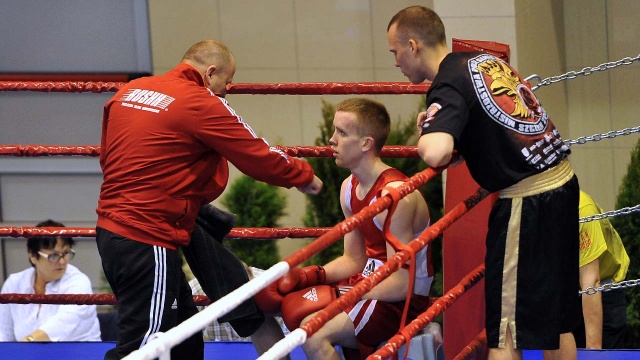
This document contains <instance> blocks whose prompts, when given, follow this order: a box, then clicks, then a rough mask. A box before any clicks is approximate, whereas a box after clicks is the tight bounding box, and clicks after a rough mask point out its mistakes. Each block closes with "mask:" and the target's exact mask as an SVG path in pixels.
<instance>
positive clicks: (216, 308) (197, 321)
mask: <svg viewBox="0 0 640 360" xmlns="http://www.w3.org/2000/svg"><path fill="white" fill-rule="evenodd" d="M289 270H290V268H289V264H288V263H287V262H286V261H280V262H279V263H277V264H275V265H273V266H272V267H270V268H269V269H268V270H266V271H265V272H264V273H262V274H260V276H257V277H255V278H254V279H252V280H251V281H249V282H247V283H246V284H244V285H242V286H241V287H239V288H237V289H236V290H234V291H232V292H230V293H229V294H227V295H225V296H223V297H222V298H220V299H219V300H218V301H216V302H214V303H212V304H211V305H209V306H207V307H206V308H205V309H204V310H202V311H200V312H198V313H197V314H195V315H193V316H192V317H190V318H189V319H187V320H185V321H183V322H182V323H180V324H178V325H176V326H175V327H173V328H171V329H170V330H169V331H167V332H166V333H157V334H158V335H157V336H156V337H155V338H154V339H153V340H151V341H149V342H148V343H147V344H146V345H144V346H143V347H141V348H140V349H138V350H136V351H134V352H132V353H131V354H129V355H128V356H127V357H125V358H124V359H126V360H152V359H155V358H157V357H159V356H161V354H162V356H161V359H170V357H165V356H166V355H167V354H166V353H168V352H170V351H171V348H172V347H174V346H176V345H178V344H179V343H181V342H182V341H184V340H185V339H187V338H188V337H189V336H191V335H193V334H195V333H197V332H198V331H202V329H204V328H206V327H207V325H209V324H210V323H211V322H213V321H215V320H217V319H219V318H220V317H221V316H223V315H225V314H227V313H228V312H230V311H231V310H233V309H235V308H236V307H237V306H238V305H240V304H242V303H243V302H244V301H245V300H247V299H249V298H250V297H252V296H253V295H255V294H257V293H258V292H259V291H260V290H262V289H264V288H266V287H267V286H268V285H269V284H271V283H272V282H274V281H276V280H277V279H279V278H281V277H283V276H284V275H285V274H286V273H287V272H289ZM302 332H304V331H302ZM305 338H306V333H305Z"/></svg>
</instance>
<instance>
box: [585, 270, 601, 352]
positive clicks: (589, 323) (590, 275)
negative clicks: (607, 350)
mask: <svg viewBox="0 0 640 360" xmlns="http://www.w3.org/2000/svg"><path fill="white" fill-rule="evenodd" d="M599 285H600V262H599V261H598V259H595V260H594V261H592V262H590V263H588V264H586V265H584V266H582V267H580V287H581V288H582V290H585V289H586V288H587V287H589V286H599ZM582 314H583V316H584V333H585V339H586V346H587V348H589V349H601V348H602V293H601V292H599V291H598V292H597V293H595V294H593V295H587V294H582Z"/></svg>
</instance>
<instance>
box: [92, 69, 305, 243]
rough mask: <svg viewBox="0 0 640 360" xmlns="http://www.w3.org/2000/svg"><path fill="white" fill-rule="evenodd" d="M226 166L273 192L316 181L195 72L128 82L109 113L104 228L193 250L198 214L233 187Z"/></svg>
mask: <svg viewBox="0 0 640 360" xmlns="http://www.w3.org/2000/svg"><path fill="white" fill-rule="evenodd" d="M227 159H228V160H229V161H231V163H232V164H233V165H235V166H236V167H237V168H238V169H239V170H240V171H242V172H243V173H245V174H247V175H249V176H251V177H253V178H255V179H257V180H260V181H264V182H266V183H269V184H272V185H277V186H283V187H293V186H295V187H304V186H306V185H308V184H310V183H311V181H312V179H313V169H312V168H311V166H310V165H309V164H308V163H307V162H305V161H302V160H299V159H295V158H291V157H289V156H287V155H286V154H284V153H283V152H281V151H279V150H278V149H276V148H273V147H270V146H269V144H268V143H267V142H266V141H265V140H264V139H262V138H259V137H257V136H256V134H255V133H254V131H253V129H251V127H250V126H249V125H248V124H246V123H245V122H244V121H243V120H242V117H240V116H239V115H237V114H236V113H235V111H234V110H233V109H232V108H231V107H230V106H229V104H228V103H227V101H226V100H225V99H223V98H220V97H217V96H215V95H214V94H213V93H212V92H211V91H209V89H207V88H206V87H204V82H203V80H202V77H201V76H200V74H199V73H198V71H197V70H196V69H195V68H193V67H192V66H190V65H188V64H180V65H178V66H177V67H176V68H174V69H173V70H171V71H169V72H168V73H166V74H165V75H160V76H151V77H145V78H140V79H137V80H134V81H131V82H129V83H128V84H126V85H125V86H124V87H123V88H122V89H121V90H120V91H118V93H117V94H116V95H115V96H114V97H113V98H111V100H109V101H108V102H107V103H106V105H105V106H104V114H103V118H102V140H101V153H100V166H101V167H102V171H103V174H104V182H103V183H102V187H101V189H100V199H99V200H98V208H97V209H96V212H97V213H98V221H97V226H99V227H101V228H104V229H107V230H109V231H111V232H113V233H116V234H118V235H121V236H124V237H127V238H129V239H132V240H136V241H140V242H144V243H148V244H152V245H158V246H163V247H167V248H170V249H177V246H178V245H187V244H188V243H189V239H190V235H191V232H192V230H193V227H194V223H195V218H196V216H197V213H198V210H199V209H200V208H201V207H202V206H203V205H204V204H207V203H209V202H211V201H213V200H214V199H216V198H217V197H218V196H220V194H221V193H222V191H223V190H224V188H225V186H226V184H227V181H228V177H229V168H228V164H227Z"/></svg>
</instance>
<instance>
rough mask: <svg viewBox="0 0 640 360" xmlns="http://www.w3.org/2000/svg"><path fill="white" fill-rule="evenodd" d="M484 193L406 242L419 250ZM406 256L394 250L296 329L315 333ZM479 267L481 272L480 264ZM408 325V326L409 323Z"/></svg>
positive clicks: (484, 193) (484, 194)
mask: <svg viewBox="0 0 640 360" xmlns="http://www.w3.org/2000/svg"><path fill="white" fill-rule="evenodd" d="M427 170H432V169H427ZM427 170H425V171H427ZM419 175H425V174H424V172H420V173H418V174H416V175H414V176H413V177H411V178H410V179H409V181H408V182H407V183H405V184H404V185H402V186H400V187H398V188H397V189H398V191H400V192H402V191H404V189H403V188H404V187H405V185H407V184H408V183H411V182H415V179H414V178H415V177H418V176H419ZM488 194H489V192H488V191H486V190H484V189H478V191H477V192H476V193H475V194H474V195H472V196H470V197H469V198H467V200H465V201H464V202H462V203H460V204H458V205H457V206H456V207H454V208H453V209H452V210H451V211H450V212H448V213H447V214H445V215H444V216H443V217H442V218H441V219H440V220H438V221H437V222H436V223H434V224H433V225H431V226H430V227H429V228H427V230H425V231H424V232H423V233H422V234H421V235H420V237H418V238H417V239H414V240H413V241H411V242H410V243H409V244H408V245H409V246H411V247H412V248H414V249H415V250H418V251H419V250H420V249H422V248H423V247H424V246H425V245H426V244H427V243H429V242H430V241H433V239H435V238H436V237H437V236H438V235H439V234H440V233H441V232H442V231H444V229H445V228H446V227H448V226H449V225H451V224H452V223H453V222H454V221H456V220H458V219H459V218H460V217H461V216H462V215H464V214H466V213H467V212H468V211H469V210H470V209H471V208H472V207H473V206H475V205H476V204H477V203H478V202H480V201H481V200H482V199H484V198H485V197H486V196H487V195H488ZM389 202H390V200H389V198H388V197H387V196H384V197H383V198H381V199H378V200H377V201H375V202H374V203H373V204H372V205H369V206H367V207H365V208H363V209H362V210H361V211H360V212H358V214H356V215H354V216H353V217H352V218H358V217H360V218H362V216H358V215H360V214H363V213H365V212H367V210H368V209H370V208H372V207H374V206H375V205H376V204H378V203H389ZM350 219H351V218H350ZM346 222H347V220H345V221H343V222H341V223H340V224H338V225H337V226H336V227H335V228H333V229H332V230H334V229H336V228H338V227H340V226H342V227H344V228H346V227H347V226H346V224H345V223H346ZM348 231H351V230H348ZM321 238H322V237H321ZM321 238H318V239H317V240H316V241H315V242H313V243H311V244H310V245H308V246H307V248H310V247H312V246H314V245H316V244H317V243H320V242H321V241H320V239H321ZM307 248H305V249H301V250H299V251H298V252H296V253H295V254H294V255H292V256H291V257H294V256H296V255H297V254H299V253H308V251H305V250H306V249H307ZM408 258H409V254H408V252H407V251H405V250H402V251H399V252H397V253H395V255H393V256H392V257H391V258H390V259H388V261H387V262H386V263H385V264H383V265H382V266H380V268H378V270H376V271H375V272H374V273H373V274H372V275H370V276H368V277H366V278H364V279H363V280H362V281H360V282H358V283H357V284H356V285H355V286H354V287H353V288H352V289H351V290H350V291H349V292H347V293H346V294H344V295H343V296H341V297H339V298H338V299H337V300H334V301H333V302H331V303H330V304H329V305H327V306H326V307H325V308H324V309H323V310H321V311H320V312H319V313H318V314H317V315H316V316H314V317H313V318H312V319H311V320H309V321H308V322H307V323H305V324H304V325H302V326H301V327H300V328H301V329H303V330H304V331H305V332H306V333H307V337H310V336H313V334H315V333H316V332H317V331H318V330H319V329H320V328H321V327H322V326H323V325H324V324H325V323H326V322H327V321H329V319H332V318H333V317H335V316H336V315H337V314H339V313H340V312H342V311H344V309H346V308H348V307H349V306H351V305H353V304H355V303H356V302H357V301H358V300H360V299H361V298H362V296H363V295H364V294H365V293H367V292H369V291H370V290H371V288H372V287H373V286H374V285H376V284H378V283H380V282H381V281H382V280H383V279H384V278H386V277H388V276H389V275H390V274H391V273H392V272H393V271H396V270H398V269H399V268H400V267H401V266H402V264H404V263H405V262H406V261H407V260H408ZM289 261H290V260H289ZM289 261H287V262H289ZM482 270H483V271H484V266H483V269H482ZM478 280H479V279H478ZM465 291H466V288H465ZM447 299H450V300H447ZM453 300H454V299H453V298H452V297H451V296H449V297H448V298H445V299H444V303H442V304H443V305H444V304H445V303H446V302H447V301H451V302H452V301H453ZM414 321H415V320H414ZM413 323H414V322H412V323H411V324H413ZM411 324H410V325H409V326H411ZM425 325H426V323H425ZM423 327H424V325H423ZM411 330H412V328H411ZM417 331H418V330H415V333H417ZM415 333H414V335H415ZM401 337H402V336H401ZM395 341H398V340H395Z"/></svg>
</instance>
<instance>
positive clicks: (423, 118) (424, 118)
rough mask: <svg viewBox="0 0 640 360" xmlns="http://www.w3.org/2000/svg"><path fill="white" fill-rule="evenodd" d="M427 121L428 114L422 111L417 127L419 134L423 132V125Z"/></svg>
mask: <svg viewBox="0 0 640 360" xmlns="http://www.w3.org/2000/svg"><path fill="white" fill-rule="evenodd" d="M425 120H427V112H426V111H422V112H420V113H419V114H418V117H417V118H416V126H417V127H418V133H421V132H422V123H424V121H425Z"/></svg>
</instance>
